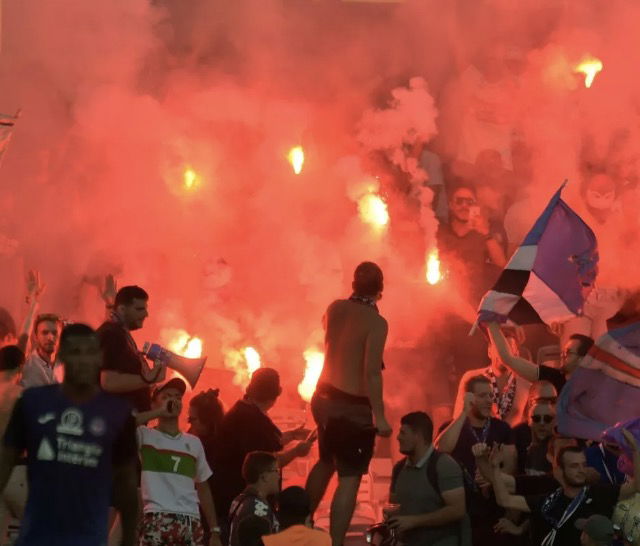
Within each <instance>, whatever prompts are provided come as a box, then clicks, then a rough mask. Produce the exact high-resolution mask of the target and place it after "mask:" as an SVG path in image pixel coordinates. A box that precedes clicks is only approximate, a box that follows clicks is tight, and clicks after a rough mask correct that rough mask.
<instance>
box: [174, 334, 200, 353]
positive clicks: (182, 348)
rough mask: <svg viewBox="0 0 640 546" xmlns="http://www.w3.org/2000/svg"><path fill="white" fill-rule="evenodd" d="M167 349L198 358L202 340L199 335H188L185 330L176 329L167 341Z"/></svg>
mask: <svg viewBox="0 0 640 546" xmlns="http://www.w3.org/2000/svg"><path fill="white" fill-rule="evenodd" d="M167 349H169V350H170V351H171V352H172V353H175V354H177V355H180V356H184V357H187V358H200V357H201V356H202V340H201V339H200V338H199V337H193V336H190V335H189V334H188V333H187V332H186V331H185V330H176V331H175V333H174V334H173V335H172V336H171V339H170V341H169V342H168V343H167Z"/></svg>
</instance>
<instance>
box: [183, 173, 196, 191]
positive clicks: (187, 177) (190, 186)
mask: <svg viewBox="0 0 640 546" xmlns="http://www.w3.org/2000/svg"><path fill="white" fill-rule="evenodd" d="M199 185H200V177H199V176H198V173H197V172H196V171H194V170H193V169H192V168H191V167H187V168H186V169H185V170H184V173H183V175H182V187H183V188H184V189H185V190H187V191H192V190H195V189H196V188H197V187H198V186H199Z"/></svg>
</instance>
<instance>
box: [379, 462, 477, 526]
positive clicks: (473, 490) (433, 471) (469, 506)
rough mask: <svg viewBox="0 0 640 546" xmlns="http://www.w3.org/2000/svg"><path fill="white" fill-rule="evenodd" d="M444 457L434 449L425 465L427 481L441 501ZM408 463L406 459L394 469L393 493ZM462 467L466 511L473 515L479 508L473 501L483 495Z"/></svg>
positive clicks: (392, 477)
mask: <svg viewBox="0 0 640 546" xmlns="http://www.w3.org/2000/svg"><path fill="white" fill-rule="evenodd" d="M442 455H444V453H442V452H440V451H437V450H435V449H434V450H433V453H432V454H431V456H430V457H429V460H428V461H427V464H426V465H425V472H426V473H427V480H428V481H429V484H430V485H431V487H433V489H434V491H435V492H436V493H437V494H438V497H440V500H441V501H442V492H441V491H440V484H439V483H438V461H439V460H440V457H442ZM406 462H407V458H406V457H405V458H404V459H402V460H401V461H399V462H398V463H396V465H395V466H394V467H393V471H392V472H391V490H392V491H393V489H394V488H395V485H396V482H397V481H398V476H399V475H400V472H401V471H402V468H403V467H404V465H405V464H406ZM460 467H461V468H462V482H463V484H464V497H465V506H466V511H467V514H469V515H471V514H472V511H473V509H474V508H475V506H477V504H476V503H474V502H472V499H473V498H475V497H476V496H477V495H481V494H480V492H479V490H478V487H477V486H476V484H475V481H474V480H473V478H471V476H470V474H469V472H468V471H467V470H466V469H465V467H464V466H462V465H460Z"/></svg>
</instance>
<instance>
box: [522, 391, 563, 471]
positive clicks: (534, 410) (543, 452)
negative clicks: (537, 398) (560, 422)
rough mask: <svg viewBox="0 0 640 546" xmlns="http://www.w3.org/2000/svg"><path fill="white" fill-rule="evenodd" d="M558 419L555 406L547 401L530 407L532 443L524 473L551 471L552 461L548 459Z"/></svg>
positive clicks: (527, 453) (524, 463) (526, 457)
mask: <svg viewBox="0 0 640 546" xmlns="http://www.w3.org/2000/svg"><path fill="white" fill-rule="evenodd" d="M555 421H556V409H555V406H554V405H552V404H549V403H546V402H537V403H534V404H533V405H532V406H531V407H530V409H529V427H530V428H531V443H530V444H529V447H528V448H527V450H526V454H525V460H524V462H523V467H524V473H525V474H527V475H529V476H537V475H542V474H547V473H549V472H551V463H550V462H549V461H548V459H547V451H548V447H549V439H550V438H551V436H552V435H553V427H554V426H555Z"/></svg>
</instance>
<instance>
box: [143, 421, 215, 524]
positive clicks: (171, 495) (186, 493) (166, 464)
mask: <svg viewBox="0 0 640 546" xmlns="http://www.w3.org/2000/svg"><path fill="white" fill-rule="evenodd" d="M137 436H138V447H139V450H140V461H141V464H142V478H141V481H142V484H141V485H142V500H143V507H144V512H145V513H149V512H165V513H171V514H186V515H189V516H192V517H195V518H199V517H200V513H199V511H198V493H197V491H196V488H195V484H196V483H202V482H205V481H207V480H208V479H209V478H210V477H211V474H212V473H211V469H210V468H209V465H208V464H207V459H206V457H205V454H204V448H203V447H202V443H201V442H200V440H199V439H198V438H197V437H196V436H193V435H192V434H186V433H183V432H180V433H178V434H177V435H176V436H171V435H170V434H167V433H165V432H162V431H160V430H158V429H155V428H149V427H145V426H141V427H138V432H137Z"/></svg>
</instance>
